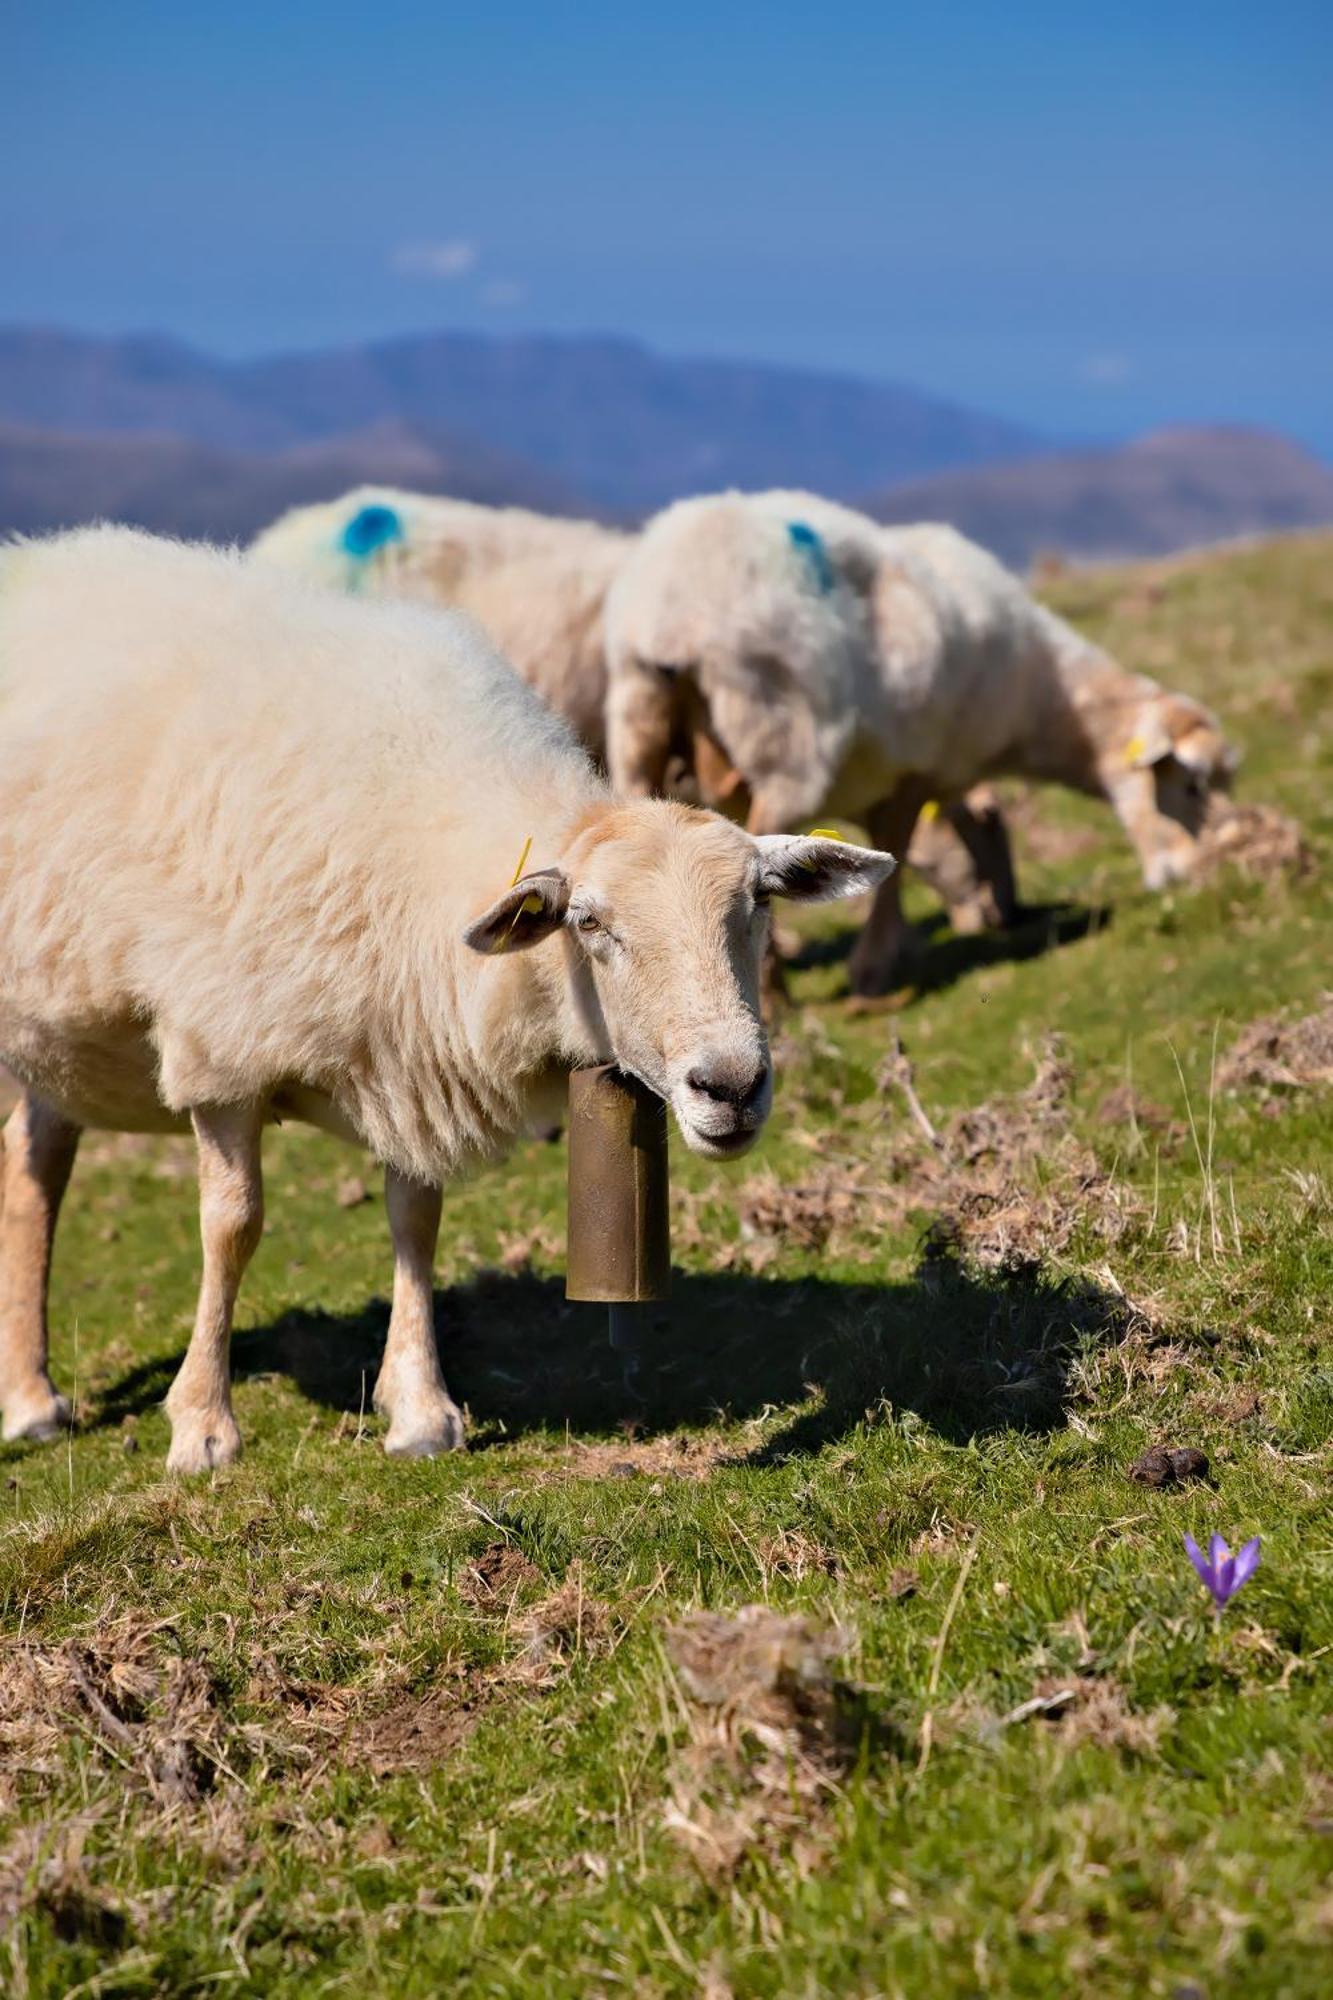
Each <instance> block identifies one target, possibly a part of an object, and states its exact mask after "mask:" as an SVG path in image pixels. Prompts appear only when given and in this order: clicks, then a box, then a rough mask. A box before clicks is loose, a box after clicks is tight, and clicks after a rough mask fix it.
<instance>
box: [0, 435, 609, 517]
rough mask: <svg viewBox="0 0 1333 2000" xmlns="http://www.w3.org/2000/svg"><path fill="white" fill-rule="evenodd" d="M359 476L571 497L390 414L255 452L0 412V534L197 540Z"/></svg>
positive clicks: (488, 493)
mask: <svg viewBox="0 0 1333 2000" xmlns="http://www.w3.org/2000/svg"><path fill="white" fill-rule="evenodd" d="M364 481H371V482H373V483H375V484H377V485H389V486H407V487H415V488H420V489H423V490H425V491H428V492H438V493H451V494H454V495H455V496H456V497H457V498H458V499H460V500H481V501H485V502H487V503H488V504H489V505H491V506H526V507H536V508H539V509H540V510H541V511H542V512H544V513H552V514H558V513H567V512H570V511H571V510H572V507H573V502H572V498H571V496H570V495H569V494H568V493H566V491H565V490H564V488H563V487H562V486H561V485H560V483H559V481H558V480H556V479H555V478H553V477H552V476H551V475H550V474H549V473H546V472H544V471H543V470H542V469H541V467H540V466H535V465H525V464H523V463H522V462H521V461H519V460H516V459H510V458H509V457H507V455H506V454H504V453H503V452H498V451H491V450H489V449H488V448H487V447H486V446H484V445H478V444H471V443H466V444H459V443H457V442H453V443H450V442H446V441H437V442H434V443H431V442H427V441H426V440H425V439H424V438H422V437H419V436H417V435H416V434H415V433H413V432H410V431H406V430H403V429H402V428H401V427H400V426H396V425H391V424H385V425H381V426H379V427H378V428H374V429H371V430H368V431H362V432H355V433H352V434H350V435H347V436H343V437H337V438H330V439H328V440H327V441H325V442H321V443H318V444H303V445H296V446H293V447H291V448H290V449H288V450H286V451H278V452H268V453H265V452H243V451H224V450H221V449H219V448H218V447H217V446H214V445H207V444H195V443H193V442H192V441H191V440H190V439H189V438H182V437H166V436H160V435H158V434H156V433H154V432H145V433H143V434H138V433H128V432H121V433H118V432H114V431H107V432H103V433H101V434H100V435H93V436H87V435H85V436H81V437H80V436H71V435H68V434H66V433H64V432H61V431H39V430H25V429H20V428H19V427H17V426H15V425H9V424H4V423H0V533H3V532H10V533H13V532H16V531H17V532H21V533H24V534H42V533H46V532H48V531H49V530H51V529H54V528H67V527H76V526H78V525H79V523H81V522H84V521H97V520H105V521H127V522H129V523H131V524H132V525H133V526H134V527H138V528H152V529H155V530H156V531H157V532H158V533H160V534H173V535H184V536H186V537H195V538H199V539H202V540H207V541H221V542H227V541H248V540H249V539H250V538H251V536H253V535H255V534H257V533H258V531H259V529H260V528H262V527H265V526H266V525H267V524H268V522H270V521H272V520H273V519H274V517H275V516H276V515H278V514H280V513H281V512H282V511H283V509H284V508H286V507H295V506H298V505H300V504H301V503H302V502H304V501H309V500H325V499H330V498H332V497H333V496H334V495H335V494H337V493H341V492H342V491H344V490H345V489H346V488H347V487H350V486H359V485H361V484H362V483H363V482H364Z"/></svg>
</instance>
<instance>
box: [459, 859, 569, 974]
mask: <svg viewBox="0 0 1333 2000" xmlns="http://www.w3.org/2000/svg"><path fill="white" fill-rule="evenodd" d="M568 908H569V878H568V876H566V875H564V874H562V873H561V871H560V870H559V869H558V868H539V869H536V870H534V871H533V873H532V874H531V875H520V877H519V879H518V881H517V882H515V883H514V885H513V887H512V888H511V889H506V890H505V892H504V894H503V896H500V897H499V898H497V900H496V901H495V902H494V903H492V904H491V907H490V908H489V910H487V911H486V912H485V914H484V915H483V916H480V917H477V918H476V919H475V921H474V922H472V923H470V924H469V925H468V927H467V929H466V930H465V931H464V932H463V942H464V944H465V945H468V946H470V947H471V949H472V950H473V951H479V952H481V953H482V954H483V955H485V956H488V955H490V954H491V953H493V952H501V951H526V950H527V949H528V947H529V945H534V944H540V943H541V941H542V939H543V938H548V937H550V935H551V933H552V932H553V931H558V930H559V929H560V926H561V925H562V924H563V923H564V921H565V912H566V910H567V909H568Z"/></svg>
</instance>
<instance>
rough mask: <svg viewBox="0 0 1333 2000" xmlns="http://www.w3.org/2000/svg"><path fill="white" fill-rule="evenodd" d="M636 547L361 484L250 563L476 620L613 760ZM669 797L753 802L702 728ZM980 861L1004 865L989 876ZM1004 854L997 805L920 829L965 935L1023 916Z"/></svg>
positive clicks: (671, 767)
mask: <svg viewBox="0 0 1333 2000" xmlns="http://www.w3.org/2000/svg"><path fill="white" fill-rule="evenodd" d="M632 545H633V538H632V537H631V536H629V535H627V534H624V533H621V532H618V531H616V530H614V529H610V528H603V527H600V526H598V525H597V524H596V523H593V522H589V521H567V520H562V519H558V518H548V517H546V516H544V515H540V514H534V513H529V512H527V511H525V510H524V509H522V508H518V507H507V508H494V507H486V506H481V505H478V504H476V503H474V502H471V501H466V500H449V499H443V498H439V497H436V496H433V495H429V494H422V493H406V492H402V491H399V490H396V489H393V488H390V487H382V486H362V487H358V488H356V489H355V490H354V491H353V492H350V493H347V494H344V495H343V496H342V498H341V499H338V500H334V501H331V502H328V503H327V504H321V505H316V506H307V507H297V508H293V509H292V510H291V511H290V512H289V513H287V514H284V515H283V516H282V517H281V518H280V519H279V520H278V521H276V522H274V523H273V525H272V526H271V527H269V528H267V529H265V530H264V532H263V533H262V534H261V535H260V536H259V537H258V538H257V540H256V541H255V542H254V543H253V544H252V546H251V554H252V556H253V557H254V558H255V560H256V561H259V562H266V563H277V564H281V565H282V566H283V567H284V568H288V569H294V570H298V571H300V572H301V573H303V574H305V575H307V576H310V577H313V578H318V579H320V580H321V581H323V582H325V583H328V584H330V585H332V586H333V587H335V588H337V589H341V590H347V591H351V592H354V593H356V594H358V595H361V594H366V593H370V594H384V595H387V596H403V597H411V598H418V599H420V600H422V601H424V602H433V603H439V604H448V605H451V606H453V607H454V608H457V609H461V610H465V611H469V612H471V614H472V616H473V617H474V618H476V619H477V620H478V622H479V623H480V624H481V625H483V626H484V627H485V629H486V630H487V632H488V633H489V634H490V636H491V638H492V639H493V640H494V641H495V643H496V644H497V645H498V646H499V648H500V650H501V651H502V652H503V653H505V654H506V655H507V657H508V658H509V659H510V660H511V661H512V662H513V663H514V664H515V665H516V666H517V667H518V669H519V671H520V673H522V674H523V676H524V678H525V679H526V680H527V681H528V682H529V683H530V684H531V685H532V686H533V687H535V688H536V689H537V691H538V693H539V694H540V695H541V696H542V698H543V699H544V700H545V701H546V702H547V703H548V704H549V705H550V706H551V707H553V708H554V709H555V710H556V711H557V713H558V714H561V715H563V716H564V717H565V719H566V720H567V721H568V722H569V723H570V724H571V725H572V727H573V728H574V730H575V732H576V734H577V735H578V737H579V739H580V741H581V742H582V743H583V744H584V745H585V747H586V748H587V749H588V750H589V752H590V753H591V754H592V756H593V757H594V758H596V759H597V760H598V761H599V762H603V761H604V760H605V755H606V731H605V707H606V694H607V685H606V656H605V647H604V644H603V638H602V612H603V607H604V602H605V598H606V594H607V591H608V589H609V588H610V585H611V583H612V581H613V579H614V577H615V574H616V572H617V570H618V569H619V567H620V564H621V563H622V562H623V561H624V559H625V557H626V555H627V553H628V551H629V549H630V548H631V547H632ZM681 692H682V693H686V694H687V692H688V691H687V690H686V689H684V688H682V690H681ZM659 789H660V790H661V791H663V792H664V793H666V794H667V795H668V796H670V797H673V798H681V799H684V800H686V801H687V802H689V803H695V804H697V803H701V802H703V803H712V804H716V805H718V806H719V807H721V808H722V809H723V810H728V811H730V812H731V816H732V817H735V816H736V808H737V806H739V805H741V804H742V799H741V793H740V789H739V786H738V783H737V780H736V777H735V774H733V773H731V772H730V769H729V766H728V764H727V762H726V760H725V758H724V757H722V755H721V753H720V751H718V749H717V748H716V746H715V745H714V744H713V742H712V741H711V739H710V737H709V734H708V731H707V728H706V726H703V724H702V722H701V723H700V726H699V727H697V728H694V729H692V728H691V727H690V726H689V725H688V721H686V720H685V719H682V723H681V726H680V727H678V728H676V729H675V730H674V732H673V753H672V755H671V756H670V757H669V758H668V760H667V762H666V764H665V766H664V769H663V773H662V782H661V785H660V788H659ZM742 817H743V813H742ZM957 836H961V844H960V839H959V838H958V837H957ZM979 851H980V852H985V853H987V854H994V853H996V852H997V851H998V853H999V855H1000V857H1001V858H1000V860H998V861H995V862H993V863H992V865H991V866H990V867H989V869H987V868H986V867H979V865H978V860H977V855H978V852H979ZM1006 854H1007V847H1005V844H1004V834H1003V821H1002V819H1001V818H1000V816H999V813H998V809H997V808H996V807H995V804H994V800H993V796H992V797H990V798H989V799H988V800H986V801H984V802H983V801H981V800H980V799H977V800H971V799H969V800H968V801H967V802H966V803H957V804H956V803H953V802H950V803H947V804H945V805H944V807H943V808H942V810H941V813H940V816H939V818H938V820H936V821H935V822H934V824H933V825H929V826H928V825H927V824H926V822H925V821H923V822H922V823H921V825H920V826H919V828H918V831H917V835H916V840H915V844H914V847H913V851H912V853H911V855H910V856H909V859H910V861H911V863H912V866H913V867H914V868H915V869H916V870H917V872H918V873H919V874H921V875H922V876H923V877H924V878H925V879H926V880H927V881H929V882H930V884H931V886H932V887H933V888H934V889H935V890H936V892H937V893H938V894H939V895H940V897H941V898H942V900H943V901H944V903H945V905H946V907H947V909H948V912H949V917H950V921H951V922H952V923H953V924H954V926H955V928H957V929H960V930H963V929H969V930H973V929H979V928H982V927H983V926H985V925H987V924H992V925H994V924H1000V923H1003V922H1005V921H1007V919H1008V917H1009V916H1011V915H1012V897H1010V898H1009V899H1008V901H1006V898H1005V895H1004V887H1003V884H1004V881H1005V879H1006V877H1005V871H1004V868H1003V865H1002V861H1003V856H1004V855H1006ZM1011 878H1012V870H1010V871H1009V879H1010V881H1011Z"/></svg>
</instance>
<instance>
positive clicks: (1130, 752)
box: [1125, 736, 1148, 765]
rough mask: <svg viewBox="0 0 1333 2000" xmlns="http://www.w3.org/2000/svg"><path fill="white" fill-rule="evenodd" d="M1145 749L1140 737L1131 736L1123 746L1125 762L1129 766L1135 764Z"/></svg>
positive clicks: (1145, 745) (1145, 746)
mask: <svg viewBox="0 0 1333 2000" xmlns="http://www.w3.org/2000/svg"><path fill="white" fill-rule="evenodd" d="M1147 747H1148V746H1147V744H1146V743H1145V742H1144V740H1143V738H1142V737H1141V736H1131V737H1130V739H1129V741H1128V743H1127V744H1126V745H1125V762H1126V763H1127V764H1130V765H1133V764H1137V763H1138V761H1139V758H1140V757H1141V756H1142V755H1143V753H1144V751H1145V750H1146V749H1147Z"/></svg>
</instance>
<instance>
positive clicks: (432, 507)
mask: <svg viewBox="0 0 1333 2000" xmlns="http://www.w3.org/2000/svg"><path fill="white" fill-rule="evenodd" d="M630 546H631V537H630V536H629V535H627V534H622V533H620V532H619V531H617V530H616V529H614V528H603V527H600V526H599V525H598V524H597V523H596V522H594V521H567V520H562V519H560V518H559V517H556V516H548V515H545V514H532V513H529V512H527V510H526V509H524V508H522V507H483V506H480V505H477V504H476V503H474V502H472V501H469V500H445V499H439V498H436V497H435V496H433V495H430V494H425V493H400V492H395V491H394V490H393V489H392V488H389V487H380V486H362V487H358V488H357V489H356V491H355V492H352V493H346V494H344V495H343V497H342V498H341V499H340V500H333V501H330V502H329V503H328V504H327V505H323V506H315V507H296V508H293V509H292V511H291V512H290V513H287V514H284V515H283V516H282V517H281V519H280V520H278V521H275V522H274V524H273V526H272V527H270V528H266V529H265V531H264V533H263V534H262V535H260V536H259V538H258V540H257V541H255V542H254V543H253V544H252V547H251V554H252V556H253V557H254V558H255V559H256V560H257V561H259V562H264V563H276V564H280V565H281V566H282V567H284V568H286V569H293V570H296V571H298V572H300V573H302V574H304V575H306V576H310V577H315V578H318V579H320V580H321V581H323V582H325V583H329V584H333V585H335V586H336V587H337V588H339V589H343V590H348V591H352V592H355V593H357V594H369V595H383V596H389V597H409V598H414V599H418V600H420V601H422V602H424V603H431V604H438V605H449V606H450V607H452V608H453V609H455V610H459V611H468V612H470V613H471V614H472V616H473V617H474V618H475V619H476V620H477V621H478V623H479V624H481V625H482V626H484V628H485V630H486V631H487V633H488V634H489V636H490V637H491V639H492V640H493V641H494V642H495V644H496V645H497V646H498V647H499V649H500V651H501V652H502V653H504V654H505V655H506V657H507V658H508V659H509V660H510V661H511V662H512V664H513V665H514V666H516V667H517V668H518V671H519V672H520V673H521V674H522V676H523V678H524V680H525V681H527V682H528V683H529V684H530V685H531V686H532V687H535V688H536V690H537V692H538V694H540V695H541V697H542V699H543V700H544V701H545V702H547V703H548V705H549V706H550V707H551V708H553V709H554V710H555V711H556V713H557V715H563V716H564V717H565V719H566V721H567V722H569V723H570V724H571V726H572V727H573V728H574V730H575V731H576V732H577V734H578V736H579V739H580V741H582V742H583V743H584V744H586V746H587V748H588V749H589V750H590V751H591V753H592V755H593V756H594V757H597V758H599V759H600V758H602V757H603V755H604V753H605V747H606V745H605V728H604V719H603V718H604V710H605V706H606V654H605V648H604V646H603V643H602V607H603V603H604V600H605V598H606V593H607V590H608V588H609V587H610V584H611V580H612V578H613V576H614V575H615V572H616V570H617V569H618V568H619V566H620V563H621V562H622V561H623V559H624V556H625V554H626V552H627V550H628V549H629V548H630Z"/></svg>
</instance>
